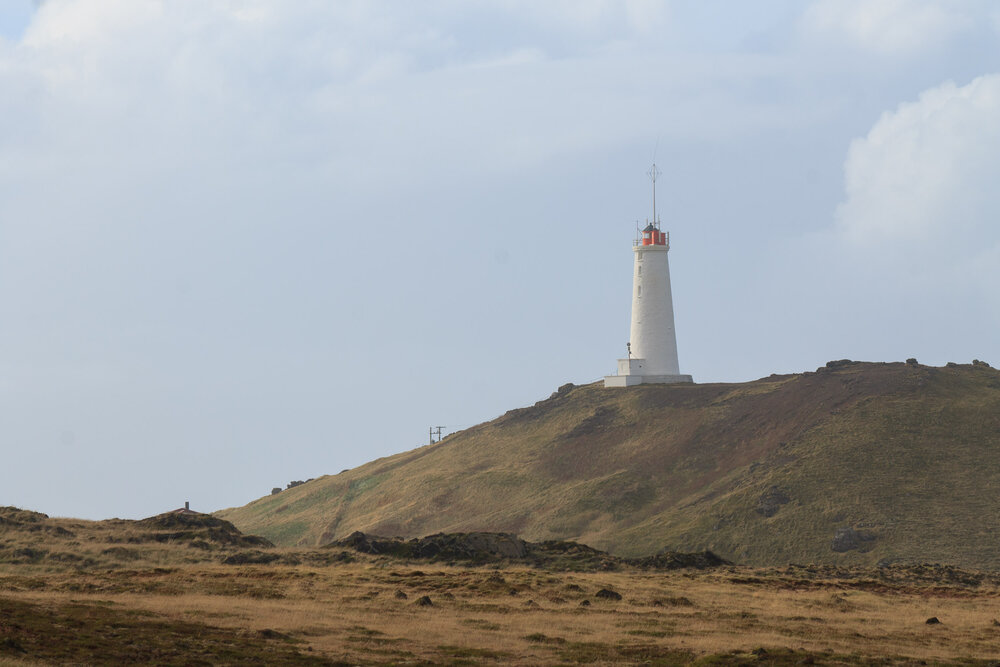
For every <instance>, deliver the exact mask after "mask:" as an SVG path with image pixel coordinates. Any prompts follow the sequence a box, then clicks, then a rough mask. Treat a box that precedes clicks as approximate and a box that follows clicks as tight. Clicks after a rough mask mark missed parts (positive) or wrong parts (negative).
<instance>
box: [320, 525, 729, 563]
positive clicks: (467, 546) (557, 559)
mask: <svg viewBox="0 0 1000 667" xmlns="http://www.w3.org/2000/svg"><path fill="white" fill-rule="evenodd" d="M328 546H334V547H346V548H350V549H354V550H355V551H360V552H361V553H366V554H375V555H383V556H390V557H393V558H404V559H414V560H430V561H435V562H438V561H463V562H468V563H471V564H488V563H501V562H520V563H524V564H527V565H533V566H536V567H542V568H546V569H552V570H577V571H593V570H616V569H619V568H621V567H623V566H629V567H636V568H641V569H652V570H675V569H681V568H698V569H704V568H710V567H718V566H719V565H728V564H729V562H728V561H725V560H723V559H721V558H719V557H718V556H716V555H715V554H713V553H712V552H710V551H704V552H701V553H694V554H685V553H677V552H671V551H667V552H661V553H659V554H656V555H655V556H647V557H645V558H618V557H616V556H612V555H611V554H608V553H606V552H604V551H600V550H598V549H594V548H592V547H588V546H587V545H585V544H577V543H576V542H569V541H557V540H553V541H547V542H537V543H533V542H525V541H524V540H522V539H520V538H519V537H517V535H513V534H511V533H437V534H435V535H428V536H427V537H421V538H416V539H412V540H402V539H399V538H387V537H377V536H374V535H366V534H364V533H362V532H355V533H352V534H351V535H349V536H348V537H346V538H345V539H343V540H339V541H337V542H333V543H332V544H330V545H328Z"/></svg>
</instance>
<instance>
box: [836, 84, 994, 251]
mask: <svg viewBox="0 0 1000 667" xmlns="http://www.w3.org/2000/svg"><path fill="white" fill-rule="evenodd" d="M998 118H1000V74H991V75H988V76H981V77H979V78H977V79H975V80H973V81H971V82H970V83H968V84H967V85H964V86H958V85H956V84H954V83H951V82H949V83H944V84H942V85H940V86H938V87H936V88H932V89H930V90H927V91H924V92H923V93H922V94H921V95H920V96H919V98H918V99H917V101H915V102H908V103H904V104H901V105H900V106H899V107H898V108H897V109H896V110H895V111H892V112H886V113H884V114H883V115H882V117H881V118H880V119H879V120H878V122H876V123H875V125H874V126H873V127H872V129H871V130H870V131H869V132H868V134H867V135H866V136H865V137H863V138H859V139H855V140H854V141H853V142H852V143H851V146H850V149H849V150H848V154H847V159H846V162H845V164H844V180H845V190H846V199H845V200H844V201H843V203H841V204H840V206H839V207H838V209H837V213H836V218H837V225H838V228H839V230H840V232H841V233H842V234H843V236H844V237H845V238H846V239H847V240H848V241H849V242H851V243H852V244H853V245H854V246H855V247H865V248H875V249H887V248H895V250H896V251H898V252H901V253H904V254H908V255H909V256H910V257H911V258H913V259H915V260H916V259H920V260H923V259H926V258H928V257H931V256H938V257H940V258H945V259H947V258H951V259H954V260H956V261H972V259H973V258H975V257H976V256H978V255H979V254H981V253H983V252H989V251H990V249H991V248H993V247H995V246H996V245H997V244H1000V229H997V226H996V220H997V214H998V212H1000V191H998V189H997V187H996V183H998V182H1000V123H998V122H997V119H998ZM978 264H980V265H982V263H981V262H979V263H978ZM983 266H985V265H983Z"/></svg>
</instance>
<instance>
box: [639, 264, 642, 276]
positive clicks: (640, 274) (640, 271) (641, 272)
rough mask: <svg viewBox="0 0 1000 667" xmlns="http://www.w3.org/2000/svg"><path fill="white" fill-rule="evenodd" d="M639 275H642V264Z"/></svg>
mask: <svg viewBox="0 0 1000 667" xmlns="http://www.w3.org/2000/svg"><path fill="white" fill-rule="evenodd" d="M639 275H640V276H641V275H642V266H640V267H639Z"/></svg>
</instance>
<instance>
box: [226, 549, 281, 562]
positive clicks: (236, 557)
mask: <svg viewBox="0 0 1000 667" xmlns="http://www.w3.org/2000/svg"><path fill="white" fill-rule="evenodd" d="M280 558H281V556H279V555H278V554H275V553H266V552H264V551H241V552H239V553H235V554H233V555H231V556H226V557H225V558H223V559H222V564H223V565H267V564H268V563H273V562H274V561H276V560H278V559H280Z"/></svg>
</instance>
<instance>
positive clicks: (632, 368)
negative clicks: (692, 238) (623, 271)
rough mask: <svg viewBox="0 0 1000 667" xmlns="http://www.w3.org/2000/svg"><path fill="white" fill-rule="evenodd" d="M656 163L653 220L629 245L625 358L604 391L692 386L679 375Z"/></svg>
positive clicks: (651, 173)
mask: <svg viewBox="0 0 1000 667" xmlns="http://www.w3.org/2000/svg"><path fill="white" fill-rule="evenodd" d="M659 173H660V172H659V170H658V169H657V168H656V165H655V164H654V165H653V167H652V169H650V171H649V176H650V178H651V179H652V181H653V221H652V222H647V225H646V227H645V228H644V229H643V230H642V232H640V233H639V235H638V237H637V238H636V240H635V242H634V243H633V244H632V253H633V255H634V259H635V261H634V264H633V267H634V268H633V272H632V326H631V331H630V340H629V342H628V343H627V345H626V349H627V351H628V356H627V357H626V358H625V359H619V360H618V374H617V375H609V376H607V377H605V378H604V386H605V387H629V386H632V385H636V384H673V383H680V382H692V379H691V376H690V375H681V372H680V367H679V365H678V363H677V336H676V334H675V332H674V304H673V299H672V297H671V294H670V265H669V263H668V262H667V253H668V251H669V250H670V234H669V233H667V232H664V231H662V230H661V229H660V223H659V220H658V219H657V217H656V177H657V176H658V175H659Z"/></svg>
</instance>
